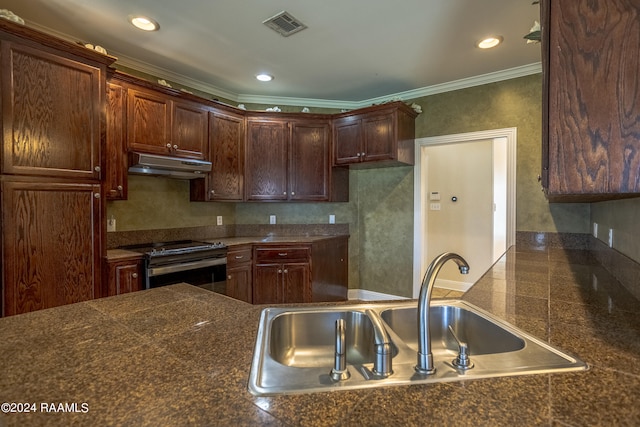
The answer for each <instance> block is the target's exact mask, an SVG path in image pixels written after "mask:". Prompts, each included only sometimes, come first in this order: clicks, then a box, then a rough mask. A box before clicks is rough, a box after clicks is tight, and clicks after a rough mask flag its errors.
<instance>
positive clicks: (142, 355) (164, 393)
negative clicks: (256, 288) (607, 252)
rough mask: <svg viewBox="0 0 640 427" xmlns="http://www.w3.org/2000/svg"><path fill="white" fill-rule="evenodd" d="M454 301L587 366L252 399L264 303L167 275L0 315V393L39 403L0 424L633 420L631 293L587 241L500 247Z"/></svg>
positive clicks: (1, 418) (638, 318) (638, 415)
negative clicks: (151, 283)
mask: <svg viewBox="0 0 640 427" xmlns="http://www.w3.org/2000/svg"><path fill="white" fill-rule="evenodd" d="M463 299H465V300H468V301H469V302H471V303H473V304H475V305H478V306H480V307H481V308H484V309H485V310H488V311H490V312H492V313H494V314H495V315H498V316H499V317H502V318H503V319H505V320H507V321H508V322H510V323H512V324H515V325H516V326H517V327H519V328H521V329H523V330H525V331H527V332H529V333H531V334H533V335H536V336H537V337H539V338H541V339H543V340H545V341H548V342H550V343H551V344H553V345H555V346H557V347H559V348H561V349H562V350H564V351H566V352H568V353H571V354H574V355H576V356H578V357H580V358H581V359H583V360H585V361H586V362H587V363H589V365H590V369H589V370H588V371H586V372H577V373H560V374H541V375H529V376H520V377H504V378H494V379H483V380H475V381H464V382H453V383H442V384H426V385H413V386H399V387H384V388H377V389H366V390H356V391H335V392H329V393H315V394H302V395H291V396H275V397H255V396H252V395H251V394H250V393H249V392H248V391H247V380H248V375H249V369H250V364H251V357H252V353H253V346H254V342H255V338H256V332H257V331H256V329H257V324H258V319H259V316H260V312H261V309H262V308H263V307H260V306H252V305H249V304H245V303H243V302H241V301H236V300H233V299H230V298H227V297H225V296H222V295H218V294H215V293H212V292H208V291H205V290H202V289H199V288H196V287H193V286H190V285H187V284H178V285H172V286H167V287H163V288H157V289H151V290H148V291H141V292H135V293H131V294H125V295H120V296H116V297H111V298H103V299H99V300H93V301H88V302H83V303H79V304H73V305H68V306H62V307H57V308H53V309H48V310H41V311H37V312H33V313H28V314H23V315H18V316H12V317H7V318H3V319H0V354H1V355H2V364H1V365H0V396H1V398H0V400H1V401H2V402H16V403H19V402H20V403H35V404H36V410H37V412H35V413H20V414H18V413H9V414H0V426H1V425H7V426H24V425H29V426H33V425H47V426H52V425H65V426H66V425H87V426H95V425H136V426H144V425H149V426H160V425H161V426H171V425H176V426H186V425H196V426H202V425H211V426H213V425H221V426H231V425H247V426H254V425H273V426H347V425H348V426H354V425H356V426H357V425H363V426H364V425H366V426H374V425H375V426H386V425H394V426H400V425H401V426H412V425H420V426H421V425H427V424H430V425H452V424H455V425H473V426H478V425H491V426H501V425H505V426H506V425H509V426H512V425H518V426H520V425H527V426H532V425H545V426H551V425H554V426H556V425H557V426H586V425H640V405H638V396H640V310H639V308H640V304H639V303H638V300H636V299H634V298H633V297H632V296H631V295H630V294H629V293H628V292H627V291H626V290H625V289H624V288H623V287H621V286H620V285H619V283H618V282H616V281H615V280H614V279H613V278H612V277H611V276H610V275H609V274H608V273H607V272H606V270H604V269H603V268H602V267H601V266H600V265H598V264H597V263H596V262H595V261H594V259H593V258H592V256H591V255H590V253H589V252H587V251H561V250H553V249H548V250H545V251H540V252H537V251H518V250H514V249H511V250H510V251H509V252H508V253H507V255H506V256H505V257H503V258H502V259H501V260H500V261H499V262H498V263H497V264H496V265H494V266H493V268H492V269H491V270H490V271H489V272H488V273H487V274H486V275H485V276H483V278H481V279H480V281H479V282H478V283H477V284H476V285H474V287H472V288H471V289H470V290H469V291H468V292H467V293H466V294H465V295H464V297H463ZM43 403H44V404H45V406H46V407H47V408H49V410H50V412H48V413H45V412H43V411H42V406H41V404H43ZM61 403H62V406H61V405H60V404H61ZM65 403H66V404H67V407H66V409H67V410H71V412H67V413H63V412H62V411H60V409H61V408H62V409H64V404H65ZM52 404H54V405H53V406H52ZM3 408H4V406H3ZM51 408H53V409H55V410H58V412H51Z"/></svg>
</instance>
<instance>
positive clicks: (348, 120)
mask: <svg viewBox="0 0 640 427" xmlns="http://www.w3.org/2000/svg"><path fill="white" fill-rule="evenodd" d="M333 129H334V131H333V132H334V137H333V140H334V144H333V164H334V165H345V164H350V163H356V162H359V161H360V156H359V153H360V152H361V151H362V144H363V143H362V121H361V117H359V116H352V117H344V118H341V119H337V120H335V121H334V123H333Z"/></svg>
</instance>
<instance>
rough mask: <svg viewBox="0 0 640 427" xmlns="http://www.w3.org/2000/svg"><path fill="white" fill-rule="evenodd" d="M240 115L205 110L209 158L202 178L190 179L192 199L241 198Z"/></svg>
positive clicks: (241, 132) (242, 128)
mask: <svg viewBox="0 0 640 427" xmlns="http://www.w3.org/2000/svg"><path fill="white" fill-rule="evenodd" d="M244 137H245V124H244V117H243V116H241V115H240V114H235V113H232V112H227V111H222V110H213V111H211V112H210V113H209V161H211V164H212V166H211V172H210V173H209V176H208V177H207V178H205V179H194V180H191V200H192V201H207V200H214V201H223V200H229V201H241V200H243V198H244Z"/></svg>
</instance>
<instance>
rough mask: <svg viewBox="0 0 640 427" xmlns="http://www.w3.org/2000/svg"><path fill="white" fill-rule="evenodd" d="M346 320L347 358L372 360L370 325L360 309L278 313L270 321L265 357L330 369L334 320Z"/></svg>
mask: <svg viewBox="0 0 640 427" xmlns="http://www.w3.org/2000/svg"><path fill="white" fill-rule="evenodd" d="M338 319H344V320H345V323H346V340H345V341H346V345H347V348H346V353H347V360H349V361H350V363H352V364H358V365H359V364H365V363H373V361H374V359H375V353H374V347H373V342H374V338H373V325H372V323H371V320H369V317H368V316H367V315H366V314H365V313H363V312H360V311H334V310H331V311H326V310H325V311H296V312H286V313H282V314H278V315H277V316H275V317H274V318H273V320H272V321H271V326H270V334H269V336H270V339H269V345H268V351H269V356H270V357H271V358H272V359H273V360H274V361H276V362H278V363H280V364H282V365H286V366H293V367H299V368H310V367H326V366H329V368H331V366H332V364H333V362H334V353H335V324H336V320H338Z"/></svg>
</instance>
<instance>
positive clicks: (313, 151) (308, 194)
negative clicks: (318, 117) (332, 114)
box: [289, 122, 330, 201]
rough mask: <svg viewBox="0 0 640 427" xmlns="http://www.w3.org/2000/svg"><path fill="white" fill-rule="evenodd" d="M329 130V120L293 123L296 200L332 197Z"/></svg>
mask: <svg viewBox="0 0 640 427" xmlns="http://www.w3.org/2000/svg"><path fill="white" fill-rule="evenodd" d="M329 132H330V126H329V123H328V122H325V123H322V122H321V123H307V122H293V123H292V124H291V150H290V157H291V163H290V164H291V169H290V184H289V186H290V189H291V196H290V198H291V199H292V200H314V201H324V200H329V183H330V175H329V174H330V167H329V158H330V157H329V156H330V146H329Z"/></svg>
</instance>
